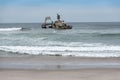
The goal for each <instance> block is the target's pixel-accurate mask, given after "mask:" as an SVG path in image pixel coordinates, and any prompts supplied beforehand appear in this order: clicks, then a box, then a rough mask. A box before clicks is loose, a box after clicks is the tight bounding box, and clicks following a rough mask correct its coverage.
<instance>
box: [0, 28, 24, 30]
mask: <svg viewBox="0 0 120 80" xmlns="http://www.w3.org/2000/svg"><path fill="white" fill-rule="evenodd" d="M20 30H22V28H0V31H20Z"/></svg>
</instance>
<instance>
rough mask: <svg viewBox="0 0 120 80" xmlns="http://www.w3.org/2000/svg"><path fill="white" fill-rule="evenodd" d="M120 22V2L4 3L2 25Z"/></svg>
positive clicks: (2, 0) (0, 0) (55, 0)
mask: <svg viewBox="0 0 120 80" xmlns="http://www.w3.org/2000/svg"><path fill="white" fill-rule="evenodd" d="M56 14H60V15H61V19H63V20H64V21H66V22H120V0H0V23H39V22H43V21H44V18H45V17H46V16H51V18H52V19H53V20H56Z"/></svg>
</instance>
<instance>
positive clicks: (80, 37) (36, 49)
mask: <svg viewBox="0 0 120 80" xmlns="http://www.w3.org/2000/svg"><path fill="white" fill-rule="evenodd" d="M69 24H71V25H72V26H73V29H70V30H55V29H42V28H41V24H39V23H0V50H1V51H3V52H5V54H3V53H0V56H3V55H6V56H8V57H9V56H11V54H13V55H16V54H18V55H21V54H22V55H26V54H28V55H53V56H56V55H59V56H79V57H120V23H119V22H91V23H90V22H89V23H87V22H85V23H69Z"/></svg>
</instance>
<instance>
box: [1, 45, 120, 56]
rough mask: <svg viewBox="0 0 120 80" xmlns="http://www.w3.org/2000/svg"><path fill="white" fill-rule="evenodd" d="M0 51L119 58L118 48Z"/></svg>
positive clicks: (43, 48)
mask: <svg viewBox="0 0 120 80" xmlns="http://www.w3.org/2000/svg"><path fill="white" fill-rule="evenodd" d="M0 50H3V51H7V52H15V53H19V54H20V53H21V54H24V53H27V54H32V55H38V54H41V55H56V54H57V55H62V56H70V55H72V56H84V57H120V46H97V47H62V46H47V47H45V46H43V47H40V46H31V47H30V46H0Z"/></svg>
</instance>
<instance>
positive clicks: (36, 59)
mask: <svg viewBox="0 0 120 80" xmlns="http://www.w3.org/2000/svg"><path fill="white" fill-rule="evenodd" d="M0 79H1V80H120V58H82V57H62V56H20V57H0Z"/></svg>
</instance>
